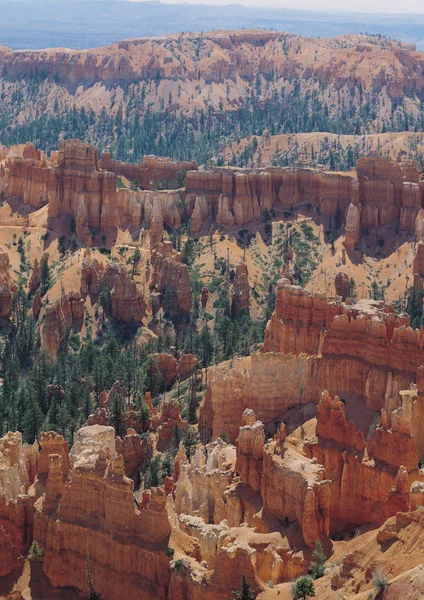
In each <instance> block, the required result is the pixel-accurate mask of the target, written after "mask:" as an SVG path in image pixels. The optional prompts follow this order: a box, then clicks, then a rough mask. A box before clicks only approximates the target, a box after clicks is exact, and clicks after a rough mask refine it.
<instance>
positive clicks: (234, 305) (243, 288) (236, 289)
mask: <svg viewBox="0 0 424 600" xmlns="http://www.w3.org/2000/svg"><path fill="white" fill-rule="evenodd" d="M231 311H232V313H233V315H235V316H236V315H238V314H240V313H242V312H245V313H246V314H249V312H250V284H249V272H248V269H247V265H246V264H245V263H239V264H238V265H237V268H236V275H235V277H234V283H233V288H232V290H231Z"/></svg>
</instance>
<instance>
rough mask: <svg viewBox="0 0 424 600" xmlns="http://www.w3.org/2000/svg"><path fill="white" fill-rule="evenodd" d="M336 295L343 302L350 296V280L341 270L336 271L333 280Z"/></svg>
mask: <svg viewBox="0 0 424 600" xmlns="http://www.w3.org/2000/svg"><path fill="white" fill-rule="evenodd" d="M334 285H335V288H336V294H337V296H340V297H341V299H342V300H343V302H344V301H345V300H346V298H348V297H349V296H350V280H349V276H348V275H347V274H346V273H342V272H341V271H340V272H339V273H337V275H336V278H335V280H334Z"/></svg>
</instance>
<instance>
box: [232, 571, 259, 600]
mask: <svg viewBox="0 0 424 600" xmlns="http://www.w3.org/2000/svg"><path fill="white" fill-rule="evenodd" d="M233 598H235V599H237V600H254V598H255V596H254V595H253V592H252V591H251V585H250V584H249V583H248V582H247V579H246V575H243V577H242V578H241V588H240V591H239V592H237V591H233Z"/></svg>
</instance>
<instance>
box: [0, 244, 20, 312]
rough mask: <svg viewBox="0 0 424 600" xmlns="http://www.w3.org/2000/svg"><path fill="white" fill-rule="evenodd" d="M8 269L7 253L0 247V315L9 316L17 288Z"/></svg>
mask: <svg viewBox="0 0 424 600" xmlns="http://www.w3.org/2000/svg"><path fill="white" fill-rule="evenodd" d="M17 289H18V288H17V286H16V284H15V283H13V281H12V278H11V277H10V271H9V255H8V254H7V252H5V251H4V250H3V249H2V248H0V317H9V315H10V313H11V312H12V307H13V296H14V295H15V292H16V290H17Z"/></svg>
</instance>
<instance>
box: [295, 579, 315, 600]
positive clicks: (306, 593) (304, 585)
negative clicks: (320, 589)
mask: <svg viewBox="0 0 424 600" xmlns="http://www.w3.org/2000/svg"><path fill="white" fill-rule="evenodd" d="M291 592H292V597H293V600H301V599H303V600H306V598H309V597H311V596H315V586H314V580H313V579H312V577H309V576H308V575H306V576H305V577H301V578H300V579H298V580H297V581H296V583H293V585H292V589H291Z"/></svg>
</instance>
